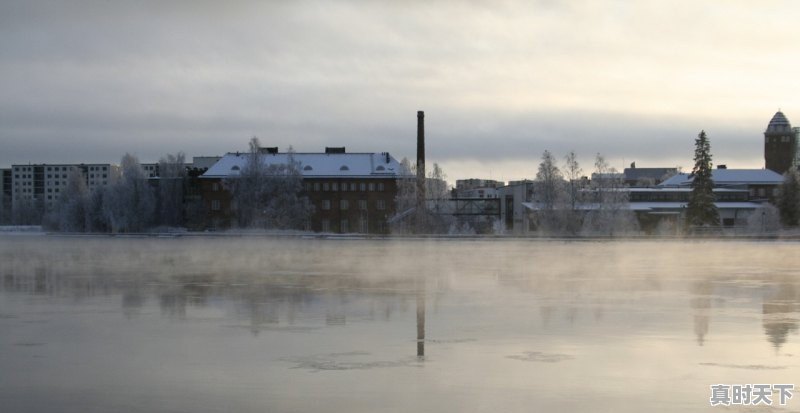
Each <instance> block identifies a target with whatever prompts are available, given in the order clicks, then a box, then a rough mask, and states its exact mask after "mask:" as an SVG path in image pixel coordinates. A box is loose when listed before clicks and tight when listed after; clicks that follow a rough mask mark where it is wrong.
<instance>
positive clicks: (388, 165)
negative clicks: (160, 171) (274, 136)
mask: <svg viewBox="0 0 800 413" xmlns="http://www.w3.org/2000/svg"><path fill="white" fill-rule="evenodd" d="M249 156H250V154H249V153H228V154H226V155H225V156H223V157H222V158H221V159H220V160H219V161H217V163H215V164H214V165H212V166H211V167H210V168H208V171H206V172H205V173H204V174H203V175H202V177H203V178H228V177H233V176H237V175H239V173H240V171H241V170H242V169H244V167H245V164H246V163H247V159H248V158H249ZM293 156H294V160H295V161H296V162H299V163H300V172H301V173H302V175H303V177H308V178H322V177H336V178H349V177H353V178H355V177H358V178H392V177H398V176H401V175H405V174H408V172H405V173H404V172H402V169H403V168H402V166H401V165H400V163H399V162H397V159H395V158H394V157H392V156H391V155H389V154H388V153H386V152H384V153H294V154H293ZM261 159H262V162H263V163H264V165H265V166H269V165H280V164H286V163H288V160H289V154H288V153H277V154H262V155H261Z"/></svg>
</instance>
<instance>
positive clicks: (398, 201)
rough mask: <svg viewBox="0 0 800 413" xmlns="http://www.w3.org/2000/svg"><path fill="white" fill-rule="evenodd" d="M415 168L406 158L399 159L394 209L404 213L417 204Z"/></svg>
mask: <svg viewBox="0 0 800 413" xmlns="http://www.w3.org/2000/svg"><path fill="white" fill-rule="evenodd" d="M415 174H416V168H415V166H414V165H412V164H411V162H410V161H409V160H408V158H403V160H401V161H400V174H399V175H398V178H397V195H395V206H396V208H395V211H397V213H398V214H403V213H406V212H407V211H408V210H410V209H411V208H414V207H415V206H416V205H417V181H416V176H415Z"/></svg>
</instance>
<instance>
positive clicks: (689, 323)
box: [0, 237, 800, 411]
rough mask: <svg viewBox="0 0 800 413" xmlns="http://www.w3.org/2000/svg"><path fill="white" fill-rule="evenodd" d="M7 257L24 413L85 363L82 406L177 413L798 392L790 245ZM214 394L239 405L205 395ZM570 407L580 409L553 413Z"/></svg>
mask: <svg viewBox="0 0 800 413" xmlns="http://www.w3.org/2000/svg"><path fill="white" fill-rule="evenodd" d="M3 241H5V242H3V243H2V244H0V277H2V282H1V283H0V328H2V331H3V332H4V337H9V338H6V339H5V340H4V339H3V337H0V348H3V349H4V350H7V351H9V352H11V353H7V354H11V355H10V356H5V357H0V368H3V369H4V371H21V372H25V373H24V374H23V378H19V377H17V378H15V379H14V380H25V379H24V378H25V377H27V378H28V379H27V380H28V381H22V382H21V383H23V384H24V386H23V385H19V386H16V387H14V386H9V385H8V381H9V380H11V379H5V380H6V381H5V382H4V381H3V378H0V397H3V398H4V400H7V399H8V398H9V397H11V396H14V395H20V396H19V398H20V400H22V399H25V400H26V401H24V402H20V403H21V404H20V405H19V406H22V407H23V408H20V409H17V410H20V411H25V410H31V411H33V410H37V409H34V408H28V407H30V406H29V405H28V404H27V403H30V402H29V401H27V400H28V398H24V397H23V396H22V395H24V394H26V393H25V391H24V390H20V389H21V388H23V387H24V388H37V387H36V386H34V384H37V385H39V387H40V388H42V389H45V390H48V392H49V394H55V395H58V394H59V390H58V389H59V388H60V387H59V384H58V383H53V382H50V381H48V380H50V379H49V376H48V374H52V371H54V370H55V371H61V370H64V371H71V369H75V368H76V365H75V363H76V361H75V360H78V361H79V363H83V364H79V366H82V365H85V366H88V367H86V371H84V372H83V376H82V378H83V379H84V381H83V382H80V386H81V387H80V388H79V389H78V390H75V389H72V390H70V391H72V392H75V393H77V392H78V391H79V390H80V391H87V390H86V389H95V388H96V389H98V390H97V391H96V393H97V394H94V397H97V398H101V397H106V396H103V394H110V395H117V396H115V397H120V396H119V395H120V394H126V393H125V392H123V391H121V390H119V389H121V388H125V389H127V388H129V387H130V388H142V386H146V383H149V382H150V381H151V380H153V383H154V384H153V386H154V387H155V388H156V389H155V390H154V389H150V390H149V391H142V394H146V395H148V396H149V395H152V394H153V393H158V392H159V391H161V390H159V389H160V388H161V387H165V388H171V389H173V390H174V389H176V387H177V388H178V390H181V391H182V392H178V393H179V394H181V400H195V399H197V400H204V401H205V402H206V403H212V404H213V402H209V400H213V398H211V396H206V397H205V398H204V396H203V395H202V394H201V395H196V394H195V395H194V396H195V397H194V398H193V397H184V392H185V391H186V388H195V387H200V388H202V389H204V392H206V393H208V394H209V395H212V394H213V395H216V396H219V393H215V392H221V391H229V392H231V393H236V392H240V393H247V394H249V395H250V397H258V396H254V395H258V394H267V395H269V403H267V402H263V400H260V399H258V402H253V403H254V405H253V406H255V407H253V406H250V407H252V408H250V407H248V406H238V405H237V406H236V407H238V408H239V409H237V410H238V411H264V410H275V411H291V410H302V411H306V410H311V407H313V406H308V405H304V404H302V403H303V402H302V401H303V400H305V398H307V391H306V393H303V394H300V393H297V392H299V390H297V389H298V388H303V389H311V390H309V391H312V392H314V394H315V396H316V397H327V399H326V401H327V402H328V403H331V409H332V410H342V411H348V410H359V411H365V410H371V409H370V408H374V407H375V406H381V405H383V404H382V403H386V401H385V399H386V398H389V399H390V400H391V402H392V403H394V404H396V405H398V406H403V408H401V409H400V410H419V411H442V410H447V407H449V406H446V405H440V404H437V403H434V402H431V401H430V400H428V402H430V404H426V406H427V408H422V409H414V408H415V407H417V406H414V405H409V404H404V403H410V402H409V401H408V400H412V399H414V398H408V399H407V400H406V399H401V400H398V399H395V398H393V396H392V394H395V393H397V392H396V386H403V387H404V388H409V387H410V388H412V389H416V393H415V394H416V395H421V394H435V395H438V396H441V397H442V400H471V401H473V402H474V401H476V398H477V399H481V398H486V399H487V400H489V402H487V405H491V406H495V405H497V406H498V408H502V407H506V408H508V410H519V409H518V407H519V406H518V405H505V406H504V403H506V401H508V400H515V398H516V400H526V401H529V402H531V403H529V404H525V405H526V406H529V405H531V406H535V407H536V408H535V409H533V410H538V411H550V410H553V409H555V408H558V407H559V406H561V403H572V402H573V399H574V400H582V399H581V397H585V398H587V399H586V400H584V402H585V404H580V405H571V406H569V407H564V408H563V409H564V410H567V411H572V410H576V411H588V410H592V409H591V406H597V405H604V406H605V404H603V403H601V404H596V403H594V404H593V403H589V402H588V401H587V400H589V398H590V396H591V397H595V398H602V397H603V396H602V394H604V392H605V393H608V392H609V390H610V389H612V388H613V389H614V392H621V393H624V395H623V396H619V398H621V399H622V398H625V399H627V398H629V397H640V396H641V397H642V399H641V400H644V401H647V400H650V399H647V398H645V396H644V395H649V396H648V397H656V396H652V395H653V392H652V388H653V387H656V386H657V387H659V388H662V387H667V386H672V383H676V382H678V383H681V384H679V385H676V386H678V387H680V386H684V388H678V389H676V390H675V392H673V397H675V398H676V400H680V401H681V403H682V404H681V405H680V406H681V407H685V406H686V405H688V403H689V402H687V400H689V397H695V393H693V392H702V391H703V390H704V389H706V388H707V386H708V384H709V383H710V380H724V379H725V378H726V377H722V376H717V375H715V373H714V372H712V373H709V372H708V370H709V369H711V370H716V371H723V373H724V371H731V370H733V371H745V372H747V373H753V372H762V373H764V374H767V373H769V374H781V375H786V376H769V377H765V376H754V377H752V378H750V377H745V378H746V379H752V380H756V379H761V380H764V381H765V382H766V381H771V382H772V381H774V382H777V381H778V380H779V379H784V378H785V377H794V376H792V375H793V374H794V375H796V373H797V368H796V367H795V366H793V365H791V364H789V363H786V361H785V360H789V359H788V357H789V355H791V354H793V353H794V354H796V350H794V347H792V346H796V345H797V339H796V337H797V332H798V328H797V323H798V320H797V317H798V303H800V297H799V296H798V291H800V286H799V285H798V282H800V279H798V278H799V277H798V274H797V273H796V270H795V268H798V264H800V262H798V261H800V258H795V256H796V254H795V250H796V245H795V244H780V243H776V244H770V245H763V246H762V245H761V244H749V243H709V244H702V245H703V246H707V247H708V249H704V250H703V251H702V252H700V251H699V248H698V245H692V244H685V243H681V242H674V243H637V242H612V243H582V242H577V243H573V242H505V241H465V242H461V241H444V242H429V241H402V242H386V241H338V242H337V241H319V240H290V241H287V240H279V241H274V240H268V239H253V240H247V239H244V240H236V239H227V238H221V239H208V240H194V239H182V240H155V239H130V240H124V239H115V238H99V239H94V238H87V239H85V240H83V239H81V242H75V241H73V240H70V241H68V242H63V240H62V239H59V238H50V237H41V238H36V239H27V240H3ZM753 250H755V252H754V251H753ZM675 257H680V259H676V258H675ZM774 263H782V264H781V265H779V266H776V265H774ZM36 323H42V325H39V324H36ZM414 330H416V331H414ZM72 332H74V334H73V333H72ZM12 338H13V339H12ZM411 342H414V343H415V346H414V349H413V350H412V349H411V346H410V343H411ZM15 343H16V344H15ZM24 343H41V345H35V346H34V345H25V344H24ZM761 347H763V348H764V349H765V350H766V353H768V354H763V353H759V348H761ZM783 357H787V358H783ZM36 360H39V361H41V360H47V363H52V364H51V365H48V364H47V363H43V364H35V361H36ZM95 360H96V361H95ZM109 366H113V369H112V368H109ZM422 366H425V368H424V369H422V368H419V367H422ZM53 367H56V368H53ZM390 368H391V373H383V374H376V373H370V372H372V371H373V370H380V369H390ZM106 370H112V371H106ZM98 371H99V372H98ZM132 372H138V375H137V374H133V373H132ZM337 372H339V373H342V376H333V375H334V374H337ZM653 372H658V374H657V375H655V374H654V373H653ZM309 373H313V374H314V375H316V376H314V377H308V376H306V375H308V374H309ZM345 374H347V376H346V377H347V378H346V379H344V380H343V379H342V378H343V377H345ZM753 374H756V373H753ZM108 376H111V377H108ZM129 376H130V377H129ZM219 376H221V379H222V380H221V382H222V383H236V386H240V387H236V386H233V385H231V388H226V387H224V386H223V387H215V386H216V385H217V384H216V383H217V381H216V380H215V379H202V378H203V377H213V378H217V377H219ZM154 377H155V378H154ZM289 378H291V379H289ZM745 378H743V379H745ZM53 380H56V379H55V378H54V379H53ZM203 380H207V381H208V383H205V382H204V381H203ZM418 380H419V385H418V387H415V386H417V383H418ZM787 380H788V379H787ZM68 382H69V381H68ZM714 382H716V381H714ZM42 383H44V384H42ZM107 383H112V384H115V385H119V386H120V387H119V388H112V389H111V390H109V389H108V388H107V387H104V386H109V385H108V384H107ZM143 383H145V384H143ZM176 383H180V384H176ZM184 383H188V384H184ZM290 383H298V384H296V385H294V386H296V387H292V386H293V385H291V384H290ZM442 383H447V386H443V385H442ZM605 383H608V384H605ZM12 384H13V383H12ZM346 385H350V386H352V387H346ZM26 386H27V387H26ZM180 386H185V387H180ZM379 386H383V387H379ZM526 386H528V387H526ZM595 386H596V387H597V391H594V390H593V391H592V392H588V393H587V392H583V393H582V391H584V390H586V389H594V388H595ZM604 386H606V387H604ZM648 386H651V387H648ZM356 387H357V388H359V389H361V388H366V389H368V390H369V391H365V392H363V393H364V394H374V395H376V396H375V397H376V399H375V400H373V401H372V404H370V405H369V406H366V407H365V405H358V406H353V405H351V404H347V403H344V404H342V405H338V404H336V403H337V402H341V400H343V399H348V400H351V401H352V400H353V399H352V398H349V397H348V395H350V394H352V393H353V390H352V388H356ZM256 388H257V389H258V391H255V390H253V389H256ZM670 388H672V387H670ZM220 389H222V390H220ZM265 389H266V390H265ZM454 389H457V390H454ZM464 389H466V390H464ZM539 389H546V390H547V391H544V392H540V391H538V390H539ZM565 389H566V390H565ZM620 389H621V390H620ZM698 389H699V391H698ZM103 390H108V391H106V392H105V393H104V392H103ZM70 391H65V393H64V394H63V397H64V398H65V399H68V398H69V395H70V394H75V393H70ZM251 391H252V392H251ZM413 391H414V390H412V392H413ZM567 391H569V392H571V393H570V394H574V395H576V396H574V398H570V401H564V398H563V397H561V398H555V396H554V399H553V400H551V401H552V404H548V403H545V402H543V401H542V400H543V399H542V398H543V397H544V398H546V397H547V396H542V394H561V395H563V394H565V392H567ZM625 392H627V393H625ZM12 393H13V394H12ZM473 393H475V394H473ZM589 393H591V394H590V395H587V394H589ZM287 394H288V395H291V396H287ZM521 394H524V395H523V396H521ZM581 394H583V395H584V396H581ZM528 395H530V396H528ZM360 396H361V394H360ZM53 397H56V396H53ZM108 397H111V396H108ZM265 397H266V396H265ZM365 397H368V396H365ZM525 397H531V398H532V399H525ZM571 397H572V396H571ZM31 399H35V398H33V397H31ZM223 399H224V400H226V401H230V400H231V399H230V398H226V397H223ZM424 399H425V398H424V397H422V398H421V400H424ZM275 400H279V402H275ZM359 400H360V399H359ZM62 401H63V400H62ZM592 401H593V402H597V399H592ZM604 401H605V402H610V401H609V400H608V399H605V400H604ZM662 401H663V400H662ZM704 401H705V400H704ZM173 402H174V401H173ZM262 402H263V403H262ZM611 402H613V401H611ZM174 403H177V404H178V405H179V406H180V408H176V409H175V410H182V411H189V410H195V409H192V408H191V407H198V406H187V405H185V404H181V403H188V402H174ZM264 403H266V404H264ZM270 403H283V404H270ZM574 403H578V402H574ZM581 403H583V402H581ZM467 404H469V403H467ZM265 405H266V406H269V407H273V408H272V409H264V408H262V407H264V406H265ZM612 405H613V403H612ZM104 406H105V407H108V408H109V410H114V409H113V408H112V407H113V406H115V405H114V403H111V404H107V405H104ZM299 406H300V407H299ZM515 406H516V407H517V409H514V407H515ZM639 406H641V405H639ZM83 407H85V406H83ZM150 407H153V406H152V405H151V406H150ZM156 407H157V406H156ZM217 407H219V406H217ZM457 407H461V408H462V410H469V407H470V406H469V405H465V406H457ZM406 408H407V409H406ZM632 409H633V407H628V406H627V405H614V406H613V407H609V410H610V411H612V410H613V411H631V410H632ZM38 410H43V411H44V410H47V409H38ZM75 410H78V409H77V408H76V409H75ZM123 410H124V409H123ZM128 410H131V409H128ZM133 410H135V409H133ZM150 410H159V409H158V408H151V409H150ZM198 410H201V411H209V410H213V409H211V408H207V407H204V406H199V409H198ZM217 410H225V408H223V407H219V408H218V409H217ZM378 410H379V409H378ZM640 410H641V409H640ZM644 410H647V409H644ZM666 410H669V409H666ZM672 410H674V411H679V410H682V409H677V408H676V409H672Z"/></svg>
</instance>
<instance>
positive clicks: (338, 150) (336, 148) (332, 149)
mask: <svg viewBox="0 0 800 413" xmlns="http://www.w3.org/2000/svg"><path fill="white" fill-rule="evenodd" d="M325 153H327V154H331V153H345V152H344V146H326V147H325Z"/></svg>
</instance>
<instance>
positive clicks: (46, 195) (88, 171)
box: [10, 164, 119, 211]
mask: <svg viewBox="0 0 800 413" xmlns="http://www.w3.org/2000/svg"><path fill="white" fill-rule="evenodd" d="M76 172H82V173H83V176H84V179H85V182H86V187H87V188H88V189H89V190H90V191H92V190H94V189H95V188H97V187H101V186H106V185H109V184H111V183H113V182H116V180H117V179H118V178H119V167H118V166H116V165H112V164H28V165H12V166H11V175H10V176H11V191H12V192H11V206H12V210H15V209H22V208H30V207H32V206H35V207H36V208H39V209H41V210H42V211H48V210H51V209H52V208H53V207H54V205H56V202H57V201H58V200H59V199H60V198H61V193H62V192H63V191H64V190H65V189H66V187H67V180H68V178H69V175H70V174H71V173H76Z"/></svg>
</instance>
